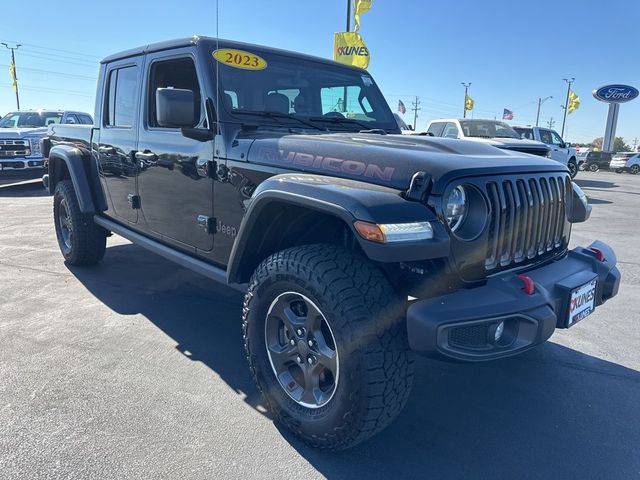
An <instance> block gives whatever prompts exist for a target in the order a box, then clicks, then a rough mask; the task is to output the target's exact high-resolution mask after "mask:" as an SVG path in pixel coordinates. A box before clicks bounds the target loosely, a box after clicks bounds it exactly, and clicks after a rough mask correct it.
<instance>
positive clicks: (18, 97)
mask: <svg viewBox="0 0 640 480" xmlns="http://www.w3.org/2000/svg"><path fill="white" fill-rule="evenodd" d="M2 45H4V46H5V47H7V48H8V49H9V50H11V65H13V79H14V82H15V83H16V106H17V107H18V110H20V94H19V93H18V70H17V68H16V54H15V51H16V50H17V49H19V48H20V47H21V46H22V45H21V44H19V43H17V44H16V46H15V47H10V46H9V45H8V44H6V43H4V42H2Z"/></svg>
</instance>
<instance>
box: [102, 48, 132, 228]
mask: <svg viewBox="0 0 640 480" xmlns="http://www.w3.org/2000/svg"><path fill="white" fill-rule="evenodd" d="M142 61H143V57H142V56H138V57H132V58H127V59H123V60H119V61H117V62H113V63H110V64H108V65H107V67H106V70H105V76H104V78H105V91H104V95H103V101H102V106H101V107H102V114H101V118H98V119H96V124H97V125H99V126H100V131H99V140H98V145H97V155H98V159H99V165H100V176H101V179H102V182H103V186H104V188H105V191H106V192H107V195H108V197H109V207H110V208H109V213H110V214H111V215H112V216H114V217H115V218H117V219H119V220H123V221H125V222H128V223H137V221H138V207H139V201H138V197H137V188H136V177H137V174H138V163H137V161H136V159H135V152H136V150H137V144H138V128H137V127H138V109H139V104H140V87H141V80H142Z"/></svg>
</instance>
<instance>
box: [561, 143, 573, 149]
mask: <svg viewBox="0 0 640 480" xmlns="http://www.w3.org/2000/svg"><path fill="white" fill-rule="evenodd" d="M563 148H571V143H570V142H564V147H563Z"/></svg>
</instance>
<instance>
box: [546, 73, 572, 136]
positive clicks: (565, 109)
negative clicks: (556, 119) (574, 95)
mask: <svg viewBox="0 0 640 480" xmlns="http://www.w3.org/2000/svg"><path fill="white" fill-rule="evenodd" d="M563 80H564V81H565V82H567V99H566V100H565V102H564V117H563V118H562V133H561V134H560V136H561V137H562V138H564V124H565V123H566V121H567V111H568V110H569V92H570V91H571V84H572V83H573V82H574V81H575V78H574V77H571V79H567V78H563ZM549 128H551V127H549Z"/></svg>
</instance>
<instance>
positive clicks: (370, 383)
mask: <svg viewBox="0 0 640 480" xmlns="http://www.w3.org/2000/svg"><path fill="white" fill-rule="evenodd" d="M288 291H295V292H298V293H300V294H303V295H304V296H306V297H308V298H309V299H311V300H312V301H313V302H314V303H315V304H316V305H317V306H318V307H319V308H320V310H321V312H322V314H323V315H324V317H325V318H326V320H327V323H328V324H329V326H330V328H331V330H332V332H333V334H334V337H335V340H336V347H337V352H338V355H339V365H340V375H339V379H338V382H337V384H336V387H335V388H336V389H335V393H334V394H333V397H332V398H331V399H330V400H329V402H328V403H327V404H325V405H324V406H322V407H319V408H307V407H304V406H302V405H300V404H299V403H297V402H296V401H294V400H293V399H292V398H290V397H289V395H288V394H287V393H286V392H285V390H284V389H283V388H282V386H281V385H280V383H279V382H278V380H277V378H276V376H275V374H274V371H273V369H272V367H271V364H270V360H269V356H268V354H267V348H266V344H265V321H266V313H267V311H268V310H269V307H270V305H271V304H272V302H273V300H274V299H276V298H277V297H278V295H280V294H282V293H283V292H288ZM405 303H406V302H403V301H401V300H400V299H399V298H398V296H397V295H396V294H395V292H394V290H393V288H392V287H391V285H390V284H389V282H388V280H387V279H386V278H385V277H384V275H383V274H382V273H381V272H380V270H379V269H378V268H377V267H375V266H374V265H373V264H372V263H371V262H369V261H368V260H367V259H366V258H365V257H364V256H363V255H361V254H355V253H352V252H350V251H347V250H345V249H342V248H339V247H335V246H330V245H323V244H320V245H307V246H301V247H294V248H291V249H288V250H283V251H281V252H277V253H275V254H273V255H271V256H269V257H268V258H266V259H265V260H264V261H263V262H262V263H261V264H260V265H259V266H258V267H257V268H256V270H255V272H254V274H253V276H252V278H251V281H250V283H249V287H248V291H247V294H246V296H245V301H244V309H243V336H244V344H245V349H246V354H247V359H248V361H249V366H250V369H251V373H252V375H253V378H254V380H255V382H256V384H257V386H258V388H259V389H260V391H261V392H262V394H263V398H264V401H265V403H266V405H267V407H268V408H269V410H270V411H271V412H272V413H273V414H274V415H275V417H276V419H277V420H278V421H279V422H281V423H282V424H284V425H285V426H286V427H287V428H288V429H289V430H291V431H292V432H294V433H295V434H296V435H297V436H298V437H300V438H302V439H303V440H304V441H305V442H306V443H308V444H310V445H312V446H314V447H317V448H323V449H330V450H341V449H345V448H349V447H351V446H353V445H355V444H357V443H359V442H362V441H363V440H365V439H367V438H369V437H370V436H372V435H374V434H375V433H377V432H379V431H381V430H382V429H383V428H385V427H386V426H387V425H389V424H390V423H391V422H392V420H394V418H395V417H396V416H397V415H398V414H399V413H400V412H401V411H402V409H403V407H404V405H405V403H406V401H407V398H408V397H409V394H410V391H411V386H412V383H413V369H414V365H413V358H412V354H411V351H410V350H409V345H408V340H407V331H406V322H405V319H404V313H405V308H406V305H405Z"/></svg>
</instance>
